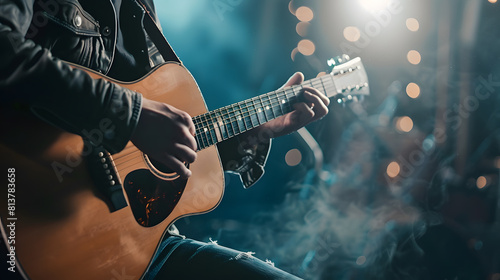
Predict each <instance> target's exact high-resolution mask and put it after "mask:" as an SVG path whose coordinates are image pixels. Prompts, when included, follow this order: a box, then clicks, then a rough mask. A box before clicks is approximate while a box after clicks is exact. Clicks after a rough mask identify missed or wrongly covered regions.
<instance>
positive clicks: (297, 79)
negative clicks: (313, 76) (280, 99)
mask: <svg viewBox="0 0 500 280" xmlns="http://www.w3.org/2000/svg"><path fill="white" fill-rule="evenodd" d="M303 81H304V74H302V73H301V72H296V73H295V74H293V75H292V76H291V77H290V79H288V81H287V82H286V83H285V84H284V85H283V86H282V88H284V87H289V86H293V85H300V84H301V83H302V82H303Z"/></svg>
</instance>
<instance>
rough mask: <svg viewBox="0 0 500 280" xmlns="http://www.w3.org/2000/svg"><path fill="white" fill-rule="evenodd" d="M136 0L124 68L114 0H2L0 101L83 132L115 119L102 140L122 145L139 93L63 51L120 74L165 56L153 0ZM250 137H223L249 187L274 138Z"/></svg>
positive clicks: (227, 157)
mask: <svg viewBox="0 0 500 280" xmlns="http://www.w3.org/2000/svg"><path fill="white" fill-rule="evenodd" d="M132 2H134V3H133V4H131V5H130V9H128V10H127V11H126V12H127V13H128V14H127V22H126V23H125V24H126V29H127V32H134V35H133V36H134V38H137V41H136V43H135V44H134V46H133V50H132V51H133V53H132V55H133V56H134V57H135V59H136V63H137V64H136V67H134V69H128V70H125V71H124V70H123V69H118V70H114V67H112V66H113V60H114V56H115V50H116V46H117V41H116V30H117V19H116V11H115V9H114V6H113V4H112V2H111V0H80V1H77V0H0V93H1V100H2V104H3V105H5V104H19V103H21V104H27V105H28V106H30V108H31V110H32V111H33V112H34V113H35V114H37V115H38V116H39V117H41V118H42V119H44V120H46V121H48V122H50V123H52V124H54V125H57V126H59V127H62V128H64V129H66V130H68V131H71V132H73V133H76V134H79V135H84V134H85V132H86V131H92V130H93V129H96V128H98V127H99V125H100V124H99V123H100V121H101V120H103V119H107V120H110V121H111V122H112V123H113V126H111V127H110V128H108V129H107V130H106V131H105V132H104V139H103V141H102V143H100V144H102V145H103V146H104V147H105V148H106V149H107V150H108V151H110V152H111V153H116V152H119V151H120V150H122V149H123V147H124V146H125V145H126V143H127V142H128V141H129V139H130V136H131V134H132V132H133V131H134V128H135V126H136V124H137V121H138V118H139V115H140V111H141V101H142V97H141V95H140V94H137V93H134V92H132V91H130V90H128V89H126V88H122V87H119V86H116V85H114V84H112V83H108V82H105V81H102V80H99V81H96V80H93V79H91V78H90V77H89V76H88V75H87V74H85V73H84V72H83V71H80V70H76V69H71V68H70V67H69V66H68V65H67V64H66V63H64V62H62V61H61V59H62V60H65V61H69V62H73V63H76V64H79V65H82V66H85V67H88V68H91V69H94V70H96V71H99V72H101V73H103V74H107V75H109V76H111V77H114V78H117V79H120V80H124V79H133V78H138V77H140V76H142V75H144V74H146V73H147V72H148V70H149V69H151V67H152V66H154V65H157V64H160V63H162V62H164V59H163V57H162V56H161V55H160V54H159V53H158V50H157V49H156V47H155V45H154V44H153V43H152V42H151V40H150V39H149V38H148V35H147V34H146V32H145V31H144V29H143V25H142V19H143V17H144V16H145V13H146V11H147V12H149V13H150V14H151V15H152V16H153V17H154V18H156V15H155V10H154V5H153V2H152V0H136V1H132ZM97 3H98V4H97ZM122 30H123V29H122ZM169 59H170V58H169ZM116 108H120V109H119V110H116ZM247 140H248V139H243V138H242V137H236V138H235V139H234V140H232V141H226V142H224V143H223V144H219V151H221V158H222V160H223V164H224V166H225V168H226V170H230V171H235V172H237V173H239V174H240V175H241V178H242V181H243V183H244V185H245V186H246V187H248V186H250V185H252V184H253V183H254V182H255V181H256V180H257V179H258V178H259V177H260V176H261V175H262V173H263V165H264V163H265V160H266V157H267V152H268V149H269V143H259V144H255V143H250V144H249V143H248V142H249V141H247Z"/></svg>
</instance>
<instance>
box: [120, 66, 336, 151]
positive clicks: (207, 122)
mask: <svg viewBox="0 0 500 280" xmlns="http://www.w3.org/2000/svg"><path fill="white" fill-rule="evenodd" d="M325 77H326V78H327V79H326V80H327V82H330V83H333V79H332V78H331V75H324V76H321V77H317V78H314V79H311V80H308V81H305V82H303V83H302V85H304V84H306V83H310V84H311V86H313V87H315V85H314V84H315V83H317V82H321V84H322V86H323V88H324V89H325V91H326V92H328V90H329V89H331V87H330V86H328V87H326V86H325V85H324V84H325V83H324V81H323V80H324V79H325ZM331 86H333V84H332V85H331ZM296 87H299V85H298V86H295V88H296ZM293 89H294V86H290V87H287V88H284V89H281V90H277V91H275V92H271V93H267V94H263V95H260V96H257V97H254V98H252V99H251V100H249V101H247V102H245V101H243V102H242V103H243V104H247V103H249V102H250V101H252V103H253V104H252V105H253V106H255V105H257V106H258V105H259V104H255V103H254V102H255V100H258V101H260V102H261V103H262V100H263V99H262V97H264V99H265V98H266V97H267V99H268V100H267V101H269V104H266V105H267V106H271V108H270V109H274V108H275V107H274V105H273V104H276V103H273V102H274V101H276V98H278V103H279V97H282V96H279V94H280V93H281V92H282V93H284V96H285V97H287V98H288V96H287V95H288V94H287V91H289V90H292V91H293ZM293 94H294V95H295V92H294V91H293ZM270 95H277V96H276V97H270ZM267 101H265V102H267ZM236 105H238V107H239V109H236V113H235V114H234V116H233V118H241V116H242V115H243V114H244V113H245V112H240V113H238V111H243V110H245V109H248V108H250V106H252V105H249V106H246V107H241V106H240V105H239V104H235V105H231V106H226V107H223V108H219V109H217V110H214V111H211V112H207V113H205V114H202V115H199V116H196V117H194V118H193V120H194V121H196V120H198V122H197V123H196V124H198V126H199V125H203V127H199V128H197V131H196V134H197V135H199V136H200V137H199V140H201V141H199V142H202V141H203V140H204V139H203V138H201V134H202V133H204V131H202V130H203V128H204V127H206V126H207V125H210V124H213V123H214V120H213V119H212V118H211V117H210V118H209V119H207V118H206V116H207V115H209V113H210V114H214V113H216V112H221V111H222V110H228V109H233V111H232V112H227V113H225V114H221V115H220V117H222V118H223V119H222V120H223V121H224V122H227V121H228V120H230V119H231V117H230V116H229V114H231V113H234V112H235V111H234V110H235V108H233V107H234V106H236ZM278 108H281V107H278ZM267 110H269V109H267ZM247 112H250V111H248V110H247ZM271 112H272V113H273V115H275V113H274V110H272V111H271ZM250 116H254V115H250ZM264 116H265V118H268V117H267V115H266V113H265V111H264ZM202 117H205V120H202V119H201V118H202ZM274 118H276V117H274ZM244 125H245V127H246V123H244ZM226 126H227V125H226ZM233 130H234V129H233ZM238 130H240V131H241V129H238ZM245 130H246V128H245ZM205 138H207V135H205ZM211 138H212V137H211ZM207 140H208V138H207ZM134 147H135V146H130V147H126V148H125V149H124V150H126V149H130V148H134Z"/></svg>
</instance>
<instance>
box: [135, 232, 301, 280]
mask: <svg viewBox="0 0 500 280" xmlns="http://www.w3.org/2000/svg"><path fill="white" fill-rule="evenodd" d="M144 279H146V280H152V279H156V280H160V279H169V280H182V279H197V280H205V279H217V280H225V279H231V280H245V279H248V280H250V279H252V280H256V279H292V280H293V279H295V280H298V279H300V278H297V277H295V276H293V275H291V274H289V273H286V272H284V271H283V270H280V269H278V268H276V267H274V265H273V264H272V263H270V262H264V261H261V260H259V259H258V258H256V257H253V256H252V254H251V253H243V252H239V251H236V250H233V249H229V248H226V247H223V246H220V245H217V244H216V243H213V242H212V243H204V242H199V241H195V240H191V239H184V238H182V237H179V236H170V237H167V238H165V239H164V240H163V241H162V243H161V244H160V248H159V250H158V253H157V255H156V256H155V258H154V260H153V262H152V264H151V266H150V268H149V270H148V272H147V273H146V275H145V277H144Z"/></svg>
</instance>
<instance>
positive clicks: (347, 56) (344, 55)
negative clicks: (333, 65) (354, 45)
mask: <svg viewBox="0 0 500 280" xmlns="http://www.w3.org/2000/svg"><path fill="white" fill-rule="evenodd" d="M342 60H343V61H349V60H351V58H350V57H349V55H347V54H343V55H342Z"/></svg>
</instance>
